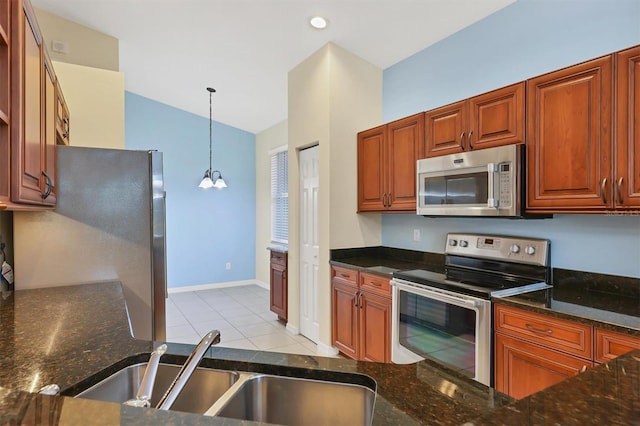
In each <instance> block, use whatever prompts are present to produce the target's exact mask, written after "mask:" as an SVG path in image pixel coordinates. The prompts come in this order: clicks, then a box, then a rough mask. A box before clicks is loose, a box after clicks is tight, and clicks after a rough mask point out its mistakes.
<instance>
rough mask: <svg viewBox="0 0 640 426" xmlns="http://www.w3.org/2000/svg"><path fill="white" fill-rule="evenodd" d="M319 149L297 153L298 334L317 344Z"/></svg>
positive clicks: (318, 333)
mask: <svg viewBox="0 0 640 426" xmlns="http://www.w3.org/2000/svg"><path fill="white" fill-rule="evenodd" d="M319 151H320V149H319V147H318V145H316V146H314V147H311V148H307V149H304V150H302V151H300V334H302V335H304V336H306V337H308V338H309V339H310V340H313V341H314V342H316V343H318V341H319V336H320V326H319V324H318V266H319V265H318V189H319V186H320V179H319V168H318V167H319V162H320V161H319V160H320V152H319Z"/></svg>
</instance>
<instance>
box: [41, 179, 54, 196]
mask: <svg viewBox="0 0 640 426" xmlns="http://www.w3.org/2000/svg"><path fill="white" fill-rule="evenodd" d="M42 174H43V175H44V178H45V179H46V183H45V185H46V188H47V189H46V191H45V193H44V194H42V195H40V197H42V199H43V200H45V199H46V198H47V197H48V196H49V195H51V191H52V190H53V182H52V180H51V178H50V177H49V175H48V174H47V173H46V172H42Z"/></svg>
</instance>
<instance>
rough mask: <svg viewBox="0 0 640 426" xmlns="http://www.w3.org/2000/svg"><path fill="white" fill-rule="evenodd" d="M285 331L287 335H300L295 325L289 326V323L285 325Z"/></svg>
mask: <svg viewBox="0 0 640 426" xmlns="http://www.w3.org/2000/svg"><path fill="white" fill-rule="evenodd" d="M286 329H287V331H288V332H289V333H291V334H293V335H294V336H297V335H298V334H300V329H299V328H298V327H296V326H295V325H293V324H291V323H290V322H288V323H287V326H286Z"/></svg>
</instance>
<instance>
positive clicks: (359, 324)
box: [331, 267, 391, 362]
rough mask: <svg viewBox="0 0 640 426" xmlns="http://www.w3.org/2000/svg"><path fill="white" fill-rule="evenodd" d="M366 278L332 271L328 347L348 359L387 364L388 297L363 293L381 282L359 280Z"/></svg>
mask: <svg viewBox="0 0 640 426" xmlns="http://www.w3.org/2000/svg"><path fill="white" fill-rule="evenodd" d="M370 275H371V274H365V273H358V272H357V271H353V270H349V269H345V268H336V267H332V278H331V333H332V334H331V343H332V344H333V345H334V346H335V347H336V348H338V350H340V352H342V354H343V355H345V356H347V357H349V358H353V359H357V360H363V361H373V362H391V294H390V293H389V294H388V295H386V294H385V293H384V289H380V288H378V287H375V284H373V285H374V287H375V290H373V291H372V290H365V289H363V288H362V286H365V288H366V286H367V285H371V283H372V282H373V283H377V282H378V281H384V280H385V279H384V278H382V277H379V276H378V277H376V278H375V279H370V278H367V279H365V280H362V279H360V277H362V276H370ZM387 281H388V280H387ZM387 285H388V283H387Z"/></svg>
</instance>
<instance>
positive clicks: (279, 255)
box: [271, 250, 287, 266]
mask: <svg viewBox="0 0 640 426" xmlns="http://www.w3.org/2000/svg"><path fill="white" fill-rule="evenodd" d="M271 263H274V264H276V265H281V266H287V254H286V253H283V252H281V251H273V250H272V251H271Z"/></svg>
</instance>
